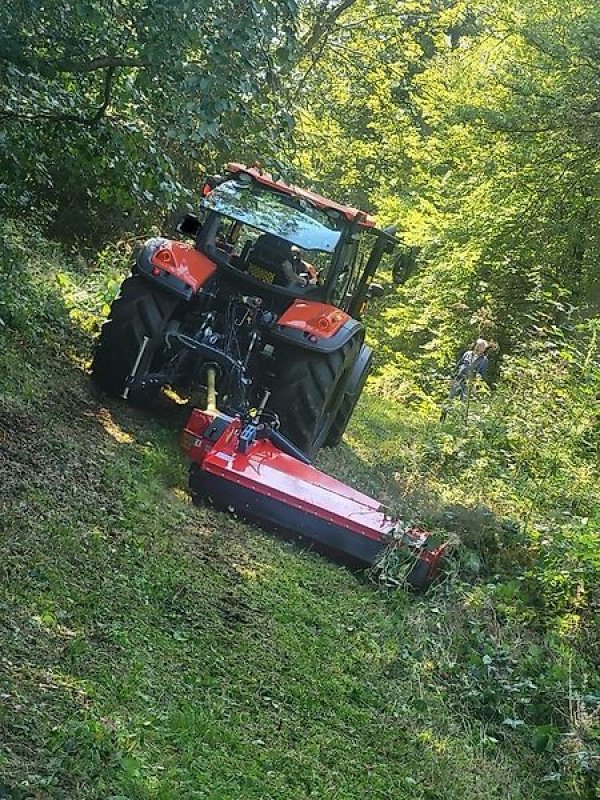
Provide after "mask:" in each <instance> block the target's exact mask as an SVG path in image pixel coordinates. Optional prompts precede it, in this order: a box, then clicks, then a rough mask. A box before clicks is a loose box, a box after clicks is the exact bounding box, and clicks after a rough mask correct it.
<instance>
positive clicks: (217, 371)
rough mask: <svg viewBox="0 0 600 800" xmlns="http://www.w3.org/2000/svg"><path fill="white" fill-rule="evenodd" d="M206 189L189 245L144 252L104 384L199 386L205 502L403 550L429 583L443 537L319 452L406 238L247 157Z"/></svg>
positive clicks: (194, 485)
mask: <svg viewBox="0 0 600 800" xmlns="http://www.w3.org/2000/svg"><path fill="white" fill-rule="evenodd" d="M203 195H204V198H203V201H202V204H201V205H202V213H201V217H197V216H195V215H192V214H188V215H187V216H186V217H185V219H184V220H183V222H182V223H181V224H180V226H179V231H180V232H181V233H182V234H185V235H188V236H190V237H191V238H192V239H193V244H192V245H189V244H182V243H180V242H175V241H171V240H169V239H151V240H150V241H148V242H147V243H146V244H145V246H144V247H143V249H142V250H141V252H140V253H139V255H138V258H137V263H136V266H135V268H134V274H133V275H132V277H130V278H127V280H126V281H125V282H124V283H123V285H122V287H121V293H120V294H119V296H118V297H117V299H116V300H115V301H114V303H113V305H112V308H111V312H110V316H109V318H108V320H107V321H106V322H105V324H104V325H103V327H102V332H101V334H100V338H99V340H98V343H97V346H96V352H95V355H94V362H93V366H92V370H93V375H94V379H95V381H96V382H97V383H98V384H99V385H100V386H101V387H102V388H103V389H105V390H106V391H108V392H109V393H110V394H114V395H120V396H122V397H124V398H125V399H127V400H129V401H130V402H132V403H136V404H148V403H150V402H152V400H153V399H154V398H155V397H156V396H157V394H158V393H160V391H161V389H162V387H164V386H170V387H172V388H173V389H175V390H176V391H178V392H179V393H180V394H182V395H184V396H186V395H187V396H192V397H194V396H195V399H196V402H195V403H194V404H193V405H196V406H199V407H196V408H193V410H192V412H191V416H190V418H189V420H188V422H187V425H186V427H185V429H184V431H183V433H182V436H181V445H182V447H183V449H184V450H185V452H186V453H187V455H188V456H189V458H190V460H191V462H192V464H191V468H190V480H189V487H190V491H191V493H192V496H193V497H194V499H197V500H198V501H203V500H206V499H208V500H211V501H212V502H213V503H214V504H215V505H217V506H220V507H224V508H228V509H232V510H234V511H236V512H237V513H239V514H240V515H241V516H243V517H245V518H250V519H253V520H255V521H257V522H259V523H260V524H262V525H263V526H265V527H267V528H269V529H271V528H273V527H275V528H281V529H284V530H287V531H291V532H293V533H296V534H301V535H302V536H303V537H305V538H308V539H311V540H312V541H314V542H317V543H319V544H321V545H324V546H325V547H326V548H328V549H332V550H335V551H336V552H338V553H343V554H344V555H346V556H349V557H350V558H351V559H353V560H359V561H360V562H362V563H367V564H380V563H381V559H382V558H385V554H386V553H388V552H390V551H391V550H395V549H396V548H398V547H400V548H401V549H402V551H403V552H404V553H405V554H406V555H407V556H408V558H409V561H410V563H409V565H408V567H407V573H406V581H407V583H409V584H411V585H412V586H414V587H421V588H425V587H427V586H428V585H429V584H430V583H431V581H432V580H433V579H434V578H435V576H436V575H437V573H438V571H439V568H440V564H441V560H442V558H443V555H444V552H445V549H446V545H445V544H441V545H438V546H436V545H435V544H433V543H432V541H431V539H430V536H429V534H428V533H427V532H426V531H424V530H422V529H421V528H419V527H414V526H411V525H407V524H404V523H402V522H401V521H399V520H397V519H395V518H394V517H392V516H390V514H389V513H388V511H387V510H386V509H385V508H384V507H383V506H382V505H381V503H379V502H378V501H377V500H375V499H373V498H371V497H368V496H367V495H364V494H362V493H361V492H358V491H356V490H355V489H353V488H351V487H349V486H345V485H344V484H343V483H341V482H340V481H337V480H335V479H334V478H331V477H329V476H328V475H325V474H324V473H322V472H320V471H319V470H318V469H316V468H315V467H314V466H312V464H311V459H312V457H313V456H314V454H315V453H316V452H317V450H318V449H319V448H320V447H321V446H322V445H336V444H337V443H338V442H339V441H340V439H341V438H342V435H343V433H344V431H345V429H346V426H347V425H348V422H349V420H350V417H351V416H352V412H353V411H354V407H355V405H356V402H357V400H358V398H359V397H360V393H361V392H362V389H363V386H364V384H365V381H366V379H367V376H368V374H369V370H370V368H371V358H372V351H371V348H369V347H368V346H367V345H365V343H364V336H365V329H364V327H363V325H362V323H361V322H360V316H361V314H362V313H363V311H364V309H365V307H366V305H367V303H368V300H369V299H370V298H371V297H373V296H375V295H377V294H380V293H381V291H382V289H381V287H380V286H378V285H377V284H374V283H372V280H373V277H374V274H375V271H376V269H377V267H378V265H379V263H380V261H381V258H382V256H383V254H384V253H386V252H391V251H392V250H393V249H394V246H395V244H396V240H395V239H394V237H393V236H392V235H391V234H389V233H386V232H385V231H378V230H376V229H375V227H374V223H373V220H372V219H370V218H369V216H368V215H367V214H365V213H364V212H362V211H356V210H355V209H353V208H349V207H346V206H341V205H338V204H337V203H334V202H332V201H330V200H326V199H325V198H323V197H319V196H318V195H316V194H313V193H311V192H305V191H302V190H301V189H297V188H296V187H294V186H288V185H286V184H284V183H281V182H280V181H277V180H274V179H273V178H272V177H271V176H268V175H263V174H262V173H261V172H259V171H257V170H256V169H250V168H248V167H244V166H242V165H240V164H230V165H229V168H228V172H227V174H226V175H225V176H224V177H219V178H215V179H212V180H211V182H210V183H209V184H206V185H205V187H204V191H203ZM409 257H410V253H408V254H406V253H404V254H402V253H401V256H400V261H399V260H398V259H396V263H395V264H394V270H395V272H397V271H398V269H400V268H401V270H402V272H403V274H405V273H407V263H404V261H402V259H403V258H404V260H405V261H406V259H407V258H409ZM398 265H399V266H398ZM395 279H396V280H397V276H396V277H395Z"/></svg>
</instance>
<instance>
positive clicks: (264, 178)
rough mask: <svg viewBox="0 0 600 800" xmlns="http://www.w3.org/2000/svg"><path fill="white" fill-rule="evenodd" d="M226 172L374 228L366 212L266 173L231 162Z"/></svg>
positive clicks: (372, 220)
mask: <svg viewBox="0 0 600 800" xmlns="http://www.w3.org/2000/svg"><path fill="white" fill-rule="evenodd" d="M227 171H228V172H229V173H232V174H237V173H239V172H244V173H246V174H247V175H251V176H252V178H253V179H254V180H255V181H256V182H257V183H260V184H262V185H263V186H267V187H268V188H269V189H275V190H276V191H278V192H284V193H285V194H289V195H291V196H292V197H302V198H303V199H304V200H308V201H309V202H310V203H312V204H313V205H315V206H317V208H323V209H331V210H333V211H339V212H340V213H341V214H343V215H344V216H345V217H346V219H347V220H349V221H350V222H358V224H359V225H360V227H361V228H374V227H375V220H374V219H373V217H371V216H370V215H369V214H367V212H366V211H360V210H359V209H357V208H353V207H352V206H344V205H341V204H340V203H336V202H335V201H334V200H328V199H327V198H326V197H322V196H321V195H319V194H315V193H314V192H309V191H307V190H306V189H300V188H299V187H298V186H292V185H291V184H287V183H284V182H283V181H281V180H275V179H274V178H273V176H272V175H270V174H269V173H268V172H264V171H263V170H261V169H259V168H257V167H247V166H245V164H237V163H235V162H233V163H230V164H228V165H227Z"/></svg>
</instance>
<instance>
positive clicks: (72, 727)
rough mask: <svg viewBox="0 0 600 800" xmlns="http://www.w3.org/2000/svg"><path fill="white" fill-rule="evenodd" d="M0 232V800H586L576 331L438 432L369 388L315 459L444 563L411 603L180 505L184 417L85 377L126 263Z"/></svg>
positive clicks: (588, 546) (286, 545)
mask: <svg viewBox="0 0 600 800" xmlns="http://www.w3.org/2000/svg"><path fill="white" fill-rule="evenodd" d="M2 234H3V248H2V252H1V255H0V278H1V284H0V286H1V288H0V319H1V320H2V322H0V338H1V345H2V346H1V348H0V469H1V477H2V480H1V482H0V497H1V506H2V517H3V520H2V522H3V524H2V531H1V533H0V581H1V583H0V609H1V613H0V636H1V652H0V797H2V798H4V797H5V798H10V799H11V800H17V799H20V800H24V799H25V798H56V799H58V798H78V799H79V798H81V800H86V799H87V798H97V799H98V800H100V798H102V800H104V799H105V798H112V799H113V800H117V798H119V800H125V798H129V800H149V799H150V798H156V799H157V800H169V798H173V800H175V798H177V800H179V798H182V799H183V798H190V800H191V798H214V800H217V799H218V800H227V799H228V798H231V799H232V800H233V798H236V799H237V798H241V797H243V798H261V799H262V798H273V799H274V800H275V799H276V798H282V799H283V798H286V800H287V799H288V798H298V799H300V798H308V797H318V798H328V799H329V798H340V800H341V799H344V800H345V799H346V798H348V799H350V798H357V799H358V798H361V799H362V798H390V797H397V798H402V800H403V799H404V798H406V800H408V798H410V799H411V800H467V798H468V800H472V799H473V800H478V799H479V798H480V799H481V800H484V799H485V800H488V798H511V799H512V800H517V798H518V799H519V800H521V798H522V799H523V800H525V799H527V800H531V799H533V800H575V799H576V798H584V799H586V800H591V798H597V797H599V796H600V795H599V794H598V788H597V778H598V749H599V742H598V736H599V734H598V713H599V711H598V709H599V707H600V675H599V670H598V642H599V639H600V637H599V631H598V595H597V585H598V578H599V577H600V560H599V555H598V534H597V531H598V527H599V522H600V508H599V497H600V491H599V489H600V487H599V484H598V475H597V458H598V417H597V407H596V405H595V401H594V398H595V395H596V393H597V391H598V380H599V379H598V356H597V343H596V338H595V336H596V333H595V330H596V329H594V328H593V326H592V325H587V326H584V327H582V329H581V330H579V331H576V330H574V331H572V332H570V333H569V334H568V335H565V338H564V340H562V341H561V342H560V346H548V344H547V342H546V343H542V344H540V346H539V347H537V348H536V349H535V350H534V351H530V352H529V353H523V354H516V355H514V356H513V357H512V358H510V359H507V361H506V363H505V364H504V366H503V377H502V381H501V382H500V384H499V386H498V388H497V390H496V391H495V393H494V394H493V395H492V396H483V395H482V396H480V397H476V398H475V399H474V402H473V404H472V405H471V408H470V409H469V414H468V416H467V417H466V418H465V413H464V412H465V409H464V408H463V407H462V406H461V407H458V408H456V409H454V410H452V411H451V413H450V414H449V416H448V418H447V420H446V421H445V422H443V423H441V422H440V421H439V407H438V405H437V404H436V403H434V402H433V401H432V399H431V395H424V394H423V392H422V390H421V388H420V387H419V380H418V362H416V361H415V362H414V363H412V364H409V363H408V362H406V361H404V362H402V363H400V361H398V362H397V364H396V367H395V369H392V370H390V369H387V368H385V367H382V368H381V369H380V372H379V374H378V378H377V379H376V380H375V382H374V384H373V387H372V390H371V392H369V393H368V394H367V395H366V396H365V397H364V399H363V400H362V401H361V403H360V404H359V408H358V411H357V414H356V417H355V418H354V420H353V423H352V425H351V428H350V429H349V432H348V436H347V437H346V440H345V442H344V443H343V444H342V445H341V446H340V448H338V449H336V450H334V451H324V452H323V454H322V455H321V457H320V465H321V466H322V467H323V468H324V469H326V470H329V471H331V472H334V473H335V474H337V475H338V476H339V477H341V478H343V479H345V480H347V481H349V482H350V483H352V484H353V485H355V486H357V487H359V488H361V489H363V490H365V491H368V492H374V493H376V494H378V496H380V497H381V498H382V499H383V500H384V501H385V502H386V503H387V504H388V505H390V506H392V507H394V508H395V509H396V510H397V511H399V512H400V513H401V514H402V516H403V517H404V518H405V519H406V520H410V521H414V522H421V523H423V524H426V525H428V526H429V527H430V528H431V529H433V530H434V531H436V535H439V536H442V537H444V538H446V537H447V538H449V539H450V540H451V541H452V542H453V547H452V557H451V559H450V562H449V564H448V568H447V571H446V573H445V576H444V577H443V579H442V580H441V582H440V583H439V584H438V585H437V587H435V588H434V589H433V590H432V591H431V592H430V593H428V594H427V595H425V596H418V595H411V594H409V593H407V592H405V591H401V590H389V589H387V588H385V587H383V586H381V585H379V584H378V582H377V579H376V577H375V576H372V577H370V576H365V575H361V574H357V573H354V572H351V571H349V570H348V569H347V568H346V567H343V566H340V565H336V564H333V563H331V562H330V561H329V560H327V559H325V558H324V557H322V556H320V555H318V554H315V553H313V552H311V551H310V549H308V548H307V547H306V545H304V546H302V545H300V544H299V543H296V542H285V541H282V540H281V539H279V538H277V537H276V536H271V535H268V534H265V533H261V532H260V531H258V530H257V529H255V528H253V527H251V526H248V525H246V524H243V523H242V522H241V521H239V520H237V519H234V518H232V517H230V516H228V515H224V514H221V513H218V512H215V511H212V510H208V509H205V508H202V507H193V506H192V505H191V504H190V503H189V501H188V497H187V493H186V491H185V489H186V464H185V462H184V460H183V459H182V457H181V456H180V454H179V452H178V450H177V446H176V434H177V431H178V429H179V427H180V426H181V424H182V422H183V419H184V418H185V411H182V410H181V408H179V409H178V408H172V407H170V406H165V408H164V410H162V411H159V412H157V413H156V414H153V415H149V414H143V413H140V412H134V411H132V410H130V409H128V408H127V407H124V406H123V405H122V404H120V403H117V402H113V401H108V400H107V399H106V398H105V397H102V396H98V395H97V394H95V393H94V392H93V390H92V389H91V387H90V382H89V378H88V376H87V374H86V372H85V369H86V365H87V364H88V363H89V354H90V346H91V345H90V343H91V337H92V336H93V335H94V333H95V332H96V331H97V328H98V324H99V321H100V320H101V318H102V316H103V315H104V314H105V312H106V305H107V304H108V303H109V302H110V300H111V298H112V296H113V295H114V293H115V291H116V288H117V286H118V284H119V282H120V280H121V278H122V275H123V273H124V271H125V270H126V268H127V258H128V251H127V247H125V248H122V249H121V250H119V249H118V248H113V249H111V250H107V251H105V252H104V253H102V254H100V256H99V257H98V259H97V260H96V261H95V262H94V263H92V264H87V263H84V262H83V260H81V259H80V258H79V257H78V256H77V255H76V254H71V255H69V254H65V253H64V252H61V251H60V250H59V249H58V248H56V247H55V246H54V245H52V244H51V243H48V242H46V241H44V240H43V239H42V238H40V237H35V238H34V237H33V236H31V235H30V234H28V233H26V232H25V230H24V229H23V228H22V227H21V226H18V225H15V224H13V223H3V228H2ZM415 376H416V377H415ZM400 385H402V386H403V387H404V388H407V387H408V391H406V392H404V394H403V402H399V399H400V398H399V395H400V394H402V392H399V389H398V387H399V386H400ZM411 387H412V388H411ZM441 395H442V392H440V396H441Z"/></svg>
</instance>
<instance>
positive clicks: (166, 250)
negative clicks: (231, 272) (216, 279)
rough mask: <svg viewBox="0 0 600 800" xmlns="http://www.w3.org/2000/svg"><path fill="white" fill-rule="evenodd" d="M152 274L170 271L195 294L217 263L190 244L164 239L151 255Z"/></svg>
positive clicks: (210, 276)
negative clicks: (159, 271)
mask: <svg viewBox="0 0 600 800" xmlns="http://www.w3.org/2000/svg"><path fill="white" fill-rule="evenodd" d="M149 261H150V264H151V265H152V274H153V275H155V276H157V275H160V273H157V272H156V270H161V272H168V273H169V274H170V275H173V276H174V277H175V278H177V279H178V280H180V281H182V282H183V283H185V284H186V286H189V287H190V289H191V290H192V292H193V293H194V294H195V293H196V292H197V291H198V289H200V287H201V286H203V285H204V284H205V283H206V282H207V281H208V280H209V279H210V278H212V276H213V275H214V274H215V272H216V269H217V267H216V264H215V263H214V262H213V261H211V260H210V258H208V256H205V255H204V253H201V252H200V251H199V250H196V249H195V248H194V247H192V246H191V245H189V244H185V243H184V242H174V241H172V240H170V239H162V240H160V243H159V245H158V247H156V248H155V249H154V251H153V252H152V255H151V256H150V259H149Z"/></svg>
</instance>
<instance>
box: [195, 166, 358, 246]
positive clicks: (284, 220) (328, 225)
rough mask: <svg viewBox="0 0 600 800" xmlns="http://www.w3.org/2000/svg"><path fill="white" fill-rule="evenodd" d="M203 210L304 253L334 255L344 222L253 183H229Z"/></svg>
mask: <svg viewBox="0 0 600 800" xmlns="http://www.w3.org/2000/svg"><path fill="white" fill-rule="evenodd" d="M202 206H203V208H205V209H207V210H209V211H214V212H216V213H218V214H221V215H223V216H225V217H229V218H230V219H233V220H237V221H238V222H241V223H243V224H244V225H249V226H251V227H252V228H254V229H256V230H258V231H262V232H264V233H270V234H273V235H274V236H278V237H279V238H281V239H285V240H286V241H288V242H290V243H291V244H293V245H296V246H297V247H299V248H301V249H302V250H311V251H320V252H323V253H333V251H334V250H335V248H336V247H337V244H338V242H339V240H340V236H341V233H342V225H343V219H342V218H341V215H340V214H339V213H338V212H336V211H334V210H332V211H323V210H322V209H319V208H317V207H316V206H313V205H312V204H311V203H309V202H308V201H306V200H304V199H303V198H298V197H290V196H289V195H286V194H283V193H280V192H273V191H269V190H265V189H263V188H262V187H260V186H259V185H257V184H256V183H254V182H245V181H240V180H229V181H225V182H224V183H222V184H220V185H219V186H217V187H216V188H215V189H213V190H212V192H211V193H210V194H209V195H208V196H207V197H205V198H204V200H203V201H202Z"/></svg>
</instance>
